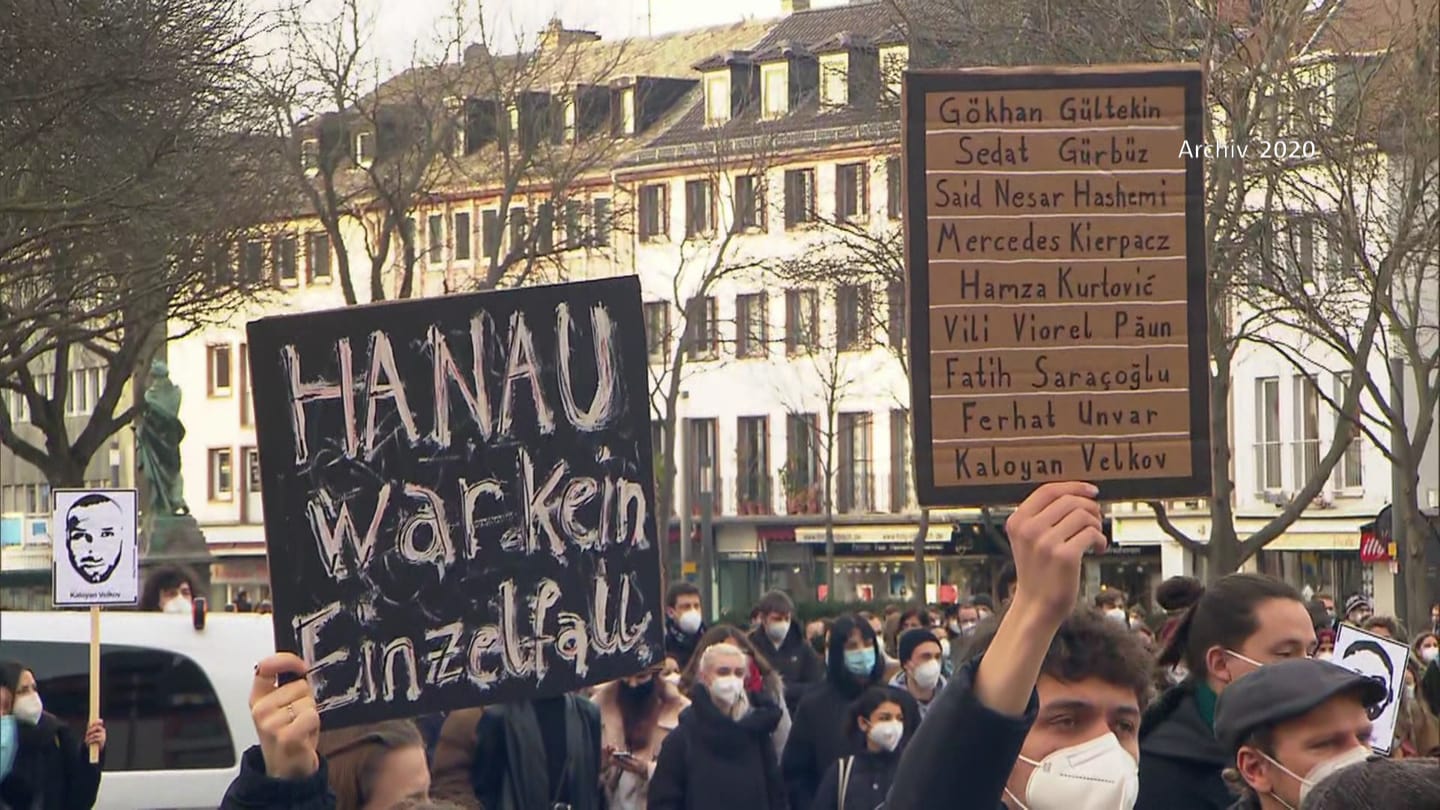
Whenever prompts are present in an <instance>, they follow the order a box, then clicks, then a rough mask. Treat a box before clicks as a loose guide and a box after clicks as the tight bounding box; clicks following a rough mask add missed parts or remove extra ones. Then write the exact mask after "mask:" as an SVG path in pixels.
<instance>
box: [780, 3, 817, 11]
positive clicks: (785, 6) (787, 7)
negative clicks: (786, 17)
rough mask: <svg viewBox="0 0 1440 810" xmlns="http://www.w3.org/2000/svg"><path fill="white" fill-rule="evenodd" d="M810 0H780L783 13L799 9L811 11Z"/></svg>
mask: <svg viewBox="0 0 1440 810" xmlns="http://www.w3.org/2000/svg"><path fill="white" fill-rule="evenodd" d="M809 10H810V0H780V13H781V14H794V13H795V12H797V11H809Z"/></svg>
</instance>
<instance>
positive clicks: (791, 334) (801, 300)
mask: <svg viewBox="0 0 1440 810" xmlns="http://www.w3.org/2000/svg"><path fill="white" fill-rule="evenodd" d="M819 342H820V296H819V294H818V293H816V292H815V291H814V290H786V291H785V351H786V353H788V354H792V355H793V354H807V353H809V352H811V351H814V349H815V346H816V345H817V344H818V343H819Z"/></svg>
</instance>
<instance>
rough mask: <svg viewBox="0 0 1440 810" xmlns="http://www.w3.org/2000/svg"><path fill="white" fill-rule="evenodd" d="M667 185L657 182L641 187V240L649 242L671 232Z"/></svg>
mask: <svg viewBox="0 0 1440 810" xmlns="http://www.w3.org/2000/svg"><path fill="white" fill-rule="evenodd" d="M666 191H667V187H666V186H665V185H664V184H662V183H655V184H652V185H648V186H641V187H640V211H639V215H640V241H642V242H649V241H652V240H655V239H658V238H660V237H662V236H664V235H665V234H666V233H667V232H669V230H670V227H669V219H670V216H669V214H670V206H669V205H668V201H667V200H666V197H667V196H668V195H667V194H666V193H665V192H666Z"/></svg>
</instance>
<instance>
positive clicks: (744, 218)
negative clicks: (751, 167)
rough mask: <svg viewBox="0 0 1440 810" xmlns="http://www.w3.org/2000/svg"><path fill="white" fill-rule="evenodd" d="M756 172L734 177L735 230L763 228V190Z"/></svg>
mask: <svg viewBox="0 0 1440 810" xmlns="http://www.w3.org/2000/svg"><path fill="white" fill-rule="evenodd" d="M761 183H762V180H761V178H760V176H759V175H756V174H744V175H741V176H739V177H737V178H735V230H736V231H747V230H762V231H763V230H764V229H765V190H764V186H763V185H762V184H761Z"/></svg>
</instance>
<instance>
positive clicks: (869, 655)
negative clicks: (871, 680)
mask: <svg viewBox="0 0 1440 810" xmlns="http://www.w3.org/2000/svg"><path fill="white" fill-rule="evenodd" d="M845 669H846V670H848V671H849V672H850V674H851V675H856V676H858V677H861V678H868V677H870V672H871V671H872V670H874V669H875V648H874V647H871V648H869V649H865V650H846V651H845Z"/></svg>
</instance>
